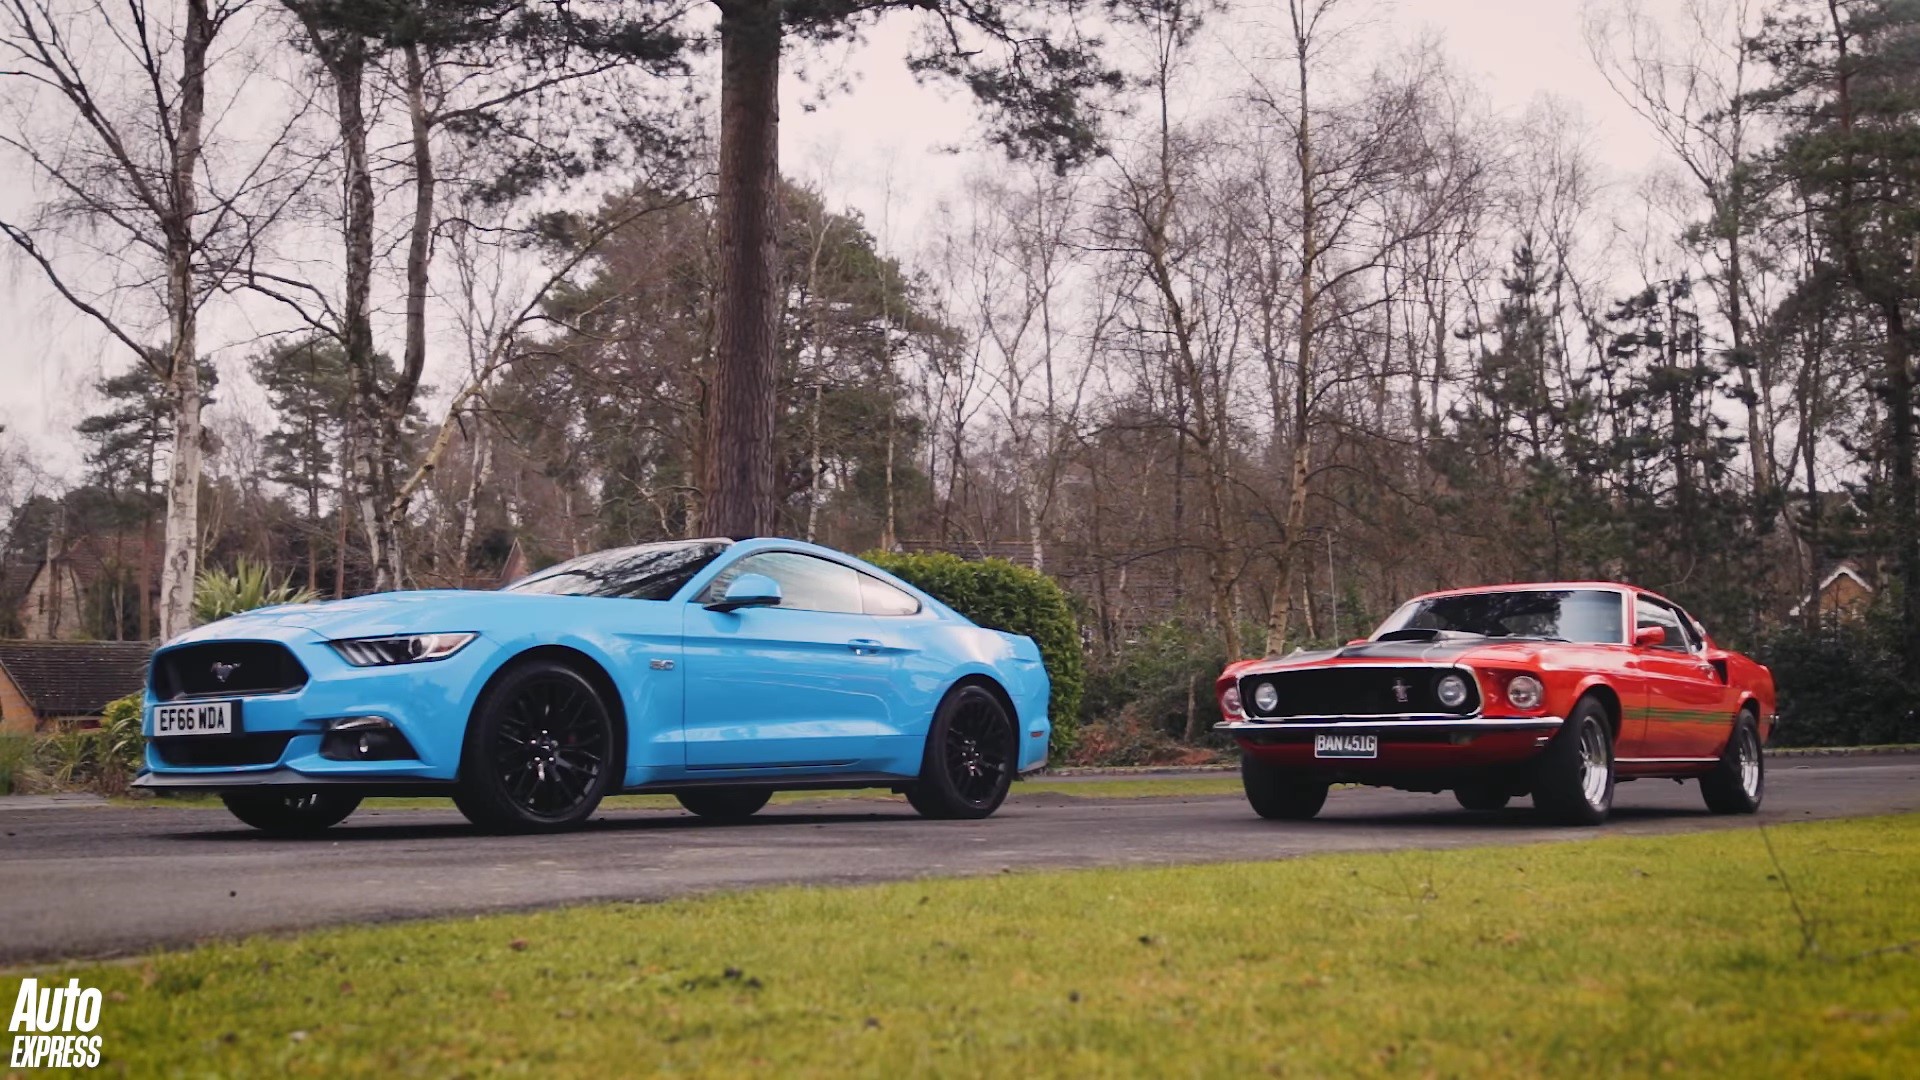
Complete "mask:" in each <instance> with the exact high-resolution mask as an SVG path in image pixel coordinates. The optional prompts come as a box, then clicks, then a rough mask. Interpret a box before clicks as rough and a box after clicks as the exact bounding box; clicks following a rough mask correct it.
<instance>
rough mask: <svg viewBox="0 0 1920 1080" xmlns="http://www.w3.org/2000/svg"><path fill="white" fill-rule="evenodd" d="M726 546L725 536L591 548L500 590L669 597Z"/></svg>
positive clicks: (573, 594)
mask: <svg viewBox="0 0 1920 1080" xmlns="http://www.w3.org/2000/svg"><path fill="white" fill-rule="evenodd" d="M731 546H732V545H731V544H730V543H729V542H728V541H725V540H687V541H676V542H672V543H664V544H641V545H640V546H639V547H625V548H614V549H613V550H611V551H596V552H594V553H593V554H591V555H582V556H580V557H579V558H577V559H569V560H567V561H566V562H563V563H560V564H559V565H557V566H550V567H548V568H546V569H545V570H542V571H540V572H539V573H537V574H530V575H528V576H526V577H523V578H521V579H520V580H519V581H516V582H514V583H513V584H511V585H508V586H506V587H505V588H503V589H501V590H500V591H501V592H517V593H547V594H549V595H553V596H612V597H619V598H621V599H624V600H671V599H673V594H675V593H677V592H679V591H680V587H681V586H683V585H685V584H686V583H687V582H689V581H692V580H693V577H694V575H696V574H698V573H699V572H700V571H702V570H704V569H706V566H707V564H708V563H710V562H712V561H713V560H715V559H717V558H719V557H720V553H721V552H724V551H726V550H727V548H729V547H731Z"/></svg>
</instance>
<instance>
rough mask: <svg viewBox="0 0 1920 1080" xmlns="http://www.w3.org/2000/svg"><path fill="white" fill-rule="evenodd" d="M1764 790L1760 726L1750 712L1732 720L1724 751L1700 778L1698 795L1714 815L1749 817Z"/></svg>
mask: <svg viewBox="0 0 1920 1080" xmlns="http://www.w3.org/2000/svg"><path fill="white" fill-rule="evenodd" d="M1766 787H1767V759H1766V758H1765V757H1763V756H1761V752H1760V724H1759V720H1758V719H1757V718H1756V717H1755V715H1754V713H1753V711H1752V710H1750V709H1743V710H1741V712H1740V714H1739V715H1738V716H1737V717H1735V718H1734V721H1733V731H1732V733H1731V734H1729V735H1728V736H1727V746H1726V749H1724V750H1722V751H1721V752H1720V760H1719V761H1717V762H1715V763H1714V766H1713V770H1712V771H1711V772H1709V773H1707V774H1705V775H1704V776H1702V777H1700V795H1701V797H1702V798H1704V799H1706V801H1707V809H1709V810H1711V811H1713V812H1714V813H1716V814H1751V813H1754V812H1755V811H1757V810H1759V809H1760V800H1761V798H1762V797H1763V796H1764V794H1765V791H1766Z"/></svg>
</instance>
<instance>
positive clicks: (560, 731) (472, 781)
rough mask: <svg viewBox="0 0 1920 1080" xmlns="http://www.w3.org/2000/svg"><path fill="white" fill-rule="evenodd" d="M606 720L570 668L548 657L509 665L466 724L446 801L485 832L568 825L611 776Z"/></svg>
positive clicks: (589, 808) (588, 808) (590, 808)
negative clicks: (456, 775)
mask: <svg viewBox="0 0 1920 1080" xmlns="http://www.w3.org/2000/svg"><path fill="white" fill-rule="evenodd" d="M616 765H617V763H616V762H615V760H614V739H613V721H612V717H611V716H610V715H609V714H608V712H607V707H606V704H605V703H604V702H602V701H601V700H600V694H599V692H598V691H596V690H595V689H594V687H593V684H592V683H590V682H588V681H587V680H586V678H584V677H583V676H582V675H581V674H580V673H579V672H578V671H575V670H574V669H573V668H571V667H568V666H566V665H565V664H561V663H556V662H554V661H550V660H540V661H534V662H532V663H528V664H524V665H521V666H519V667H516V668H514V669H512V670H510V671H509V672H508V673H507V674H505V675H503V676H501V677H500V678H499V679H498V680H497V681H496V682H495V683H494V684H493V685H492V686H490V687H488V689H487V692H486V693H485V694H484V695H482V697H481V699H480V703H479V705H477V706H476V707H475V708H474V712H473V719H472V720H471V721H470V722H469V723H468V725H467V739H466V746H465V749H464V751H463V753H462V754H461V758H460V784H459V787H458V788H456V789H455V792H454V797H453V801H454V805H456V806H458V807H459V808H460V812H461V813H462V814H465V815H466V816H467V820H468V821H471V822H473V823H474V824H475V825H477V826H479V827H480V828H482V829H486V830H489V831H492V832H546V831H552V830H557V829H567V828H572V827H574V826H576V825H579V824H581V823H582V822H584V821H586V820H587V818H589V817H591V816H592V815H593V812H594V810H595V809H597V808H598V807H599V805H600V800H601V799H602V798H603V797H605V795H606V793H607V791H608V789H609V788H610V787H612V785H613V784H614V781H615V775H614V774H615V772H616Z"/></svg>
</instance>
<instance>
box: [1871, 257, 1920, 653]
mask: <svg viewBox="0 0 1920 1080" xmlns="http://www.w3.org/2000/svg"><path fill="white" fill-rule="evenodd" d="M1915 255H1920V250H1916V251H1915ZM1901 302H1902V301H1901V298H1900V297H1898V296H1892V297H1888V298H1886V299H1883V300H1882V301H1881V303H1880V315H1881V320H1882V321H1883V322H1884V323H1885V324H1886V328H1887V340H1886V343H1885V345H1884V346H1882V347H1883V348H1884V349H1885V350H1886V380H1887V389H1886V397H1887V420H1888V425H1889V427H1888V447H1887V449H1888V451H1889V453H1888V457H1889V458H1890V459H1891V460H1890V461H1889V463H1888V464H1889V465H1890V466H1891V469H1892V473H1893V475H1892V477H1891V478H1890V479H1891V483H1890V484H1889V487H1890V488H1891V489H1892V495H1893V542H1894V549H1895V555H1894V566H1895V568H1896V569H1897V571H1898V572H1899V574H1900V626H1901V638H1902V645H1901V667H1902V669H1903V671H1904V673H1905V674H1906V677H1907V680H1908V685H1910V686H1920V492H1917V491H1916V490H1915V489H1916V486H1917V485H1916V478H1915V476H1914V465H1915V460H1914V459H1915V451H1914V442H1915V431H1914V385H1913V382H1914V380H1913V345H1912V339H1911V338H1910V337H1909V336H1908V335H1909V333H1910V328H1909V327H1908V326H1907V323H1906V317H1905V313H1904V312H1903V311H1902V310H1901Z"/></svg>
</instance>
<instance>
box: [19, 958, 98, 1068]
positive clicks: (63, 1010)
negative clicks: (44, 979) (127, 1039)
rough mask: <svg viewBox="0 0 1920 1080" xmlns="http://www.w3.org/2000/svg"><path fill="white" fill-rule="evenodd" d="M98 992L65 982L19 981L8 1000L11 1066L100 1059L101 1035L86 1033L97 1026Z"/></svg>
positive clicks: (84, 1063) (77, 1064)
mask: <svg viewBox="0 0 1920 1080" xmlns="http://www.w3.org/2000/svg"><path fill="white" fill-rule="evenodd" d="M100 1000H101V998H100V991H99V990H96V989H94V988H93V987H82V986H81V985H80V980H78V979H68V980H67V985H65V986H60V985H57V984H56V985H53V986H41V985H40V980H38V979H22V980H20V993H19V994H18V995H17V996H16V997H15V998H14V1000H13V1019H12V1020H11V1021H9V1023H8V1025H7V1030H8V1031H9V1032H11V1033H12V1034H13V1053H12V1054H11V1055H10V1056H9V1058H8V1060H7V1067H8V1068H10V1069H91V1068H93V1067H94V1066H96V1065H98V1064H100V1036H98V1035H92V1034H88V1033H89V1032H91V1031H92V1030H93V1029H94V1028H96V1027H98V1026H99V1025H100Z"/></svg>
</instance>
